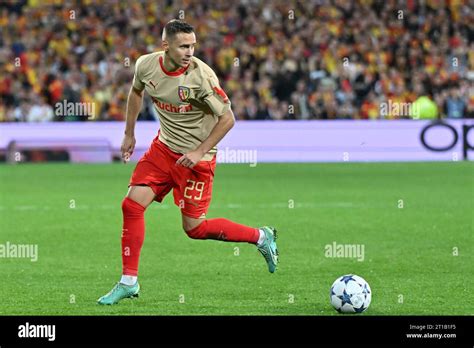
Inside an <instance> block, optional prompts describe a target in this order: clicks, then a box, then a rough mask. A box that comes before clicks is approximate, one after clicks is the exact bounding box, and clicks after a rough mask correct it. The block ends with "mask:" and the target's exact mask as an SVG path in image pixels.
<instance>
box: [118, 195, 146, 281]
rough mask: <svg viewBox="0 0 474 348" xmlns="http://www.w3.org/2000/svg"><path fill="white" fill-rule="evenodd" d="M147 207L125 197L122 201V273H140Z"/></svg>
mask: <svg viewBox="0 0 474 348" xmlns="http://www.w3.org/2000/svg"><path fill="white" fill-rule="evenodd" d="M144 212H145V208H144V207H143V206H141V205H140V204H138V203H137V202H135V201H134V200H132V199H130V198H128V197H125V199H124V200H123V201H122V213H123V229H122V274H124V275H131V276H136V275H138V260H139V258H140V250H141V248H142V245H143V240H144V239H145V219H144V216H143V213H144Z"/></svg>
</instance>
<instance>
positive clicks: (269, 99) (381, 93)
mask: <svg viewBox="0 0 474 348" xmlns="http://www.w3.org/2000/svg"><path fill="white" fill-rule="evenodd" d="M180 14H181V15H182V14H185V18H184V19H185V20H186V21H188V22H189V23H190V24H192V25H193V26H194V27H195V29H196V34H197V40H198V45H197V48H196V51H195V55H196V56H197V57H199V58H201V59H203V60H204V61H205V62H207V63H208V64H209V65H210V66H211V67H212V68H214V69H215V70H216V72H217V74H218V76H219V78H220V81H221V84H222V86H223V88H224V90H226V92H227V94H228V95H229V97H230V98H231V100H232V104H233V108H234V111H235V115H236V117H237V118H238V119H245V120H262V119H263V120H266V119H274V120H284V119H337V118H355V119H376V118H382V117H386V118H389V119H396V118H402V117H405V115H401V114H396V113H390V114H388V115H386V116H385V115H381V113H380V108H381V105H382V104H381V103H389V102H393V103H413V102H414V101H415V100H416V99H417V98H419V97H420V96H423V95H426V94H430V95H432V96H433V98H432V99H433V100H434V101H435V102H436V104H437V107H438V109H439V111H440V115H439V116H440V117H450V118H459V117H466V116H469V115H471V116H470V117H472V112H473V106H472V103H473V102H472V97H471V96H472V85H473V79H474V27H473V26H472V23H474V9H473V6H472V1H471V0H454V1H453V0H426V1H413V0H406V1H402V0H399V1H397V0H389V1H382V0H358V1H348V0H306V1H298V0H285V1H283V0H276V1H263V0H262V1H258V0H238V1H234V2H230V1H227V0H217V1H212V2H208V1H198V0H196V1H190V0H182V1H173V0H168V1H151V0H150V1H140V2H127V1H125V0H118V1H101V2H91V1H88V0H87V1H86V0H85V1H72V0H71V1H65V2H61V1H55V0H45V1H38V0H30V1H20V0H19V1H6V2H5V1H1V2H0V31H1V32H2V35H1V37H0V121H29V120H35V121H39V120H42V121H48V120H52V119H54V120H56V121H72V120H82V121H84V120H86V119H85V118H84V117H56V118H52V117H50V116H51V114H50V109H49V108H46V105H45V103H46V104H48V105H49V106H50V107H54V105H55V103H57V102H61V101H63V100H66V101H68V102H87V103H94V105H95V110H96V115H94V118H93V120H117V121H122V120H124V118H125V105H126V98H127V94H128V90H129V88H130V84H131V80H132V76H133V71H134V62H135V61H136V59H137V58H138V57H139V56H140V55H141V54H145V53H149V52H153V51H156V50H158V49H160V45H161V40H160V38H161V31H162V29H163V26H164V24H165V23H166V22H167V21H168V20H170V19H172V18H176V17H177V16H179V15H180ZM35 94H37V95H40V96H41V98H40V99H41V102H37V101H36V100H35V99H34V97H32V96H33V95H35ZM470 98H471V99H470ZM30 108H31V109H32V110H30ZM27 110H29V111H27ZM40 110H43V111H45V112H47V114H45V115H41V116H40V115H38V112H39V111H40ZM30 113H31V114H32V115H34V116H31V117H30V116H29V115H30ZM153 119H156V112H155V111H154V110H153V107H152V103H151V101H150V99H149V98H145V102H144V108H143V110H142V112H141V114H140V117H139V120H153Z"/></svg>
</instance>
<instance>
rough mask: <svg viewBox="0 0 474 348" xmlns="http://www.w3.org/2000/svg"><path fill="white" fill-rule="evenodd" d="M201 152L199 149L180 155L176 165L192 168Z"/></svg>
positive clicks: (199, 157) (198, 159) (199, 158)
mask: <svg viewBox="0 0 474 348" xmlns="http://www.w3.org/2000/svg"><path fill="white" fill-rule="evenodd" d="M203 156H204V155H203V154H202V153H201V152H200V151H191V152H188V153H186V154H184V155H182V156H181V157H180V158H179V159H178V160H177V161H176V164H177V165H181V166H183V167H187V168H192V167H194V166H195V165H196V164H198V163H199V161H200V160H201V159H202V158H203Z"/></svg>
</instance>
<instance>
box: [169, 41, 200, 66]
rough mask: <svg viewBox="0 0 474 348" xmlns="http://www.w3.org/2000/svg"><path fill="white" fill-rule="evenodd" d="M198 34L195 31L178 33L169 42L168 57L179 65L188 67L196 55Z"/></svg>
mask: <svg viewBox="0 0 474 348" xmlns="http://www.w3.org/2000/svg"><path fill="white" fill-rule="evenodd" d="M195 44H196V35H195V34H194V33H178V34H176V36H175V37H174V38H173V39H172V40H171V41H170V42H168V57H169V58H171V60H172V62H173V63H174V64H175V65H176V66H179V67H186V66H188V65H189V63H190V62H191V58H192V56H193V55H194V45H195Z"/></svg>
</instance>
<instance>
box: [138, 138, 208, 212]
mask: <svg viewBox="0 0 474 348" xmlns="http://www.w3.org/2000/svg"><path fill="white" fill-rule="evenodd" d="M181 156H182V154H179V153H176V152H173V151H171V150H170V149H169V147H168V146H166V145H165V144H163V143H162V142H161V141H159V140H158V138H155V140H154V141H153V142H152V144H151V146H150V148H149V149H148V151H147V152H146V153H145V154H144V155H143V157H142V158H140V160H139V161H138V163H137V166H136V167H135V170H134V172H133V174H132V178H131V179H130V184H129V186H149V187H150V188H151V189H152V190H153V192H154V193H155V201H157V202H161V201H163V198H164V197H165V196H166V195H167V194H168V193H169V192H170V191H171V189H173V196H174V203H175V204H176V205H177V206H178V207H180V208H181V212H182V213H183V214H184V215H186V216H189V217H192V218H196V219H199V218H202V217H205V216H206V213H207V209H208V208H209V205H210V203H211V194H212V182H213V180H214V170H215V168H216V156H214V158H213V159H212V160H211V161H200V162H199V163H198V164H196V165H195V166H194V167H193V168H186V167H183V166H181V165H177V164H176V161H177V160H178V159H179V158H180V157H181Z"/></svg>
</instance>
